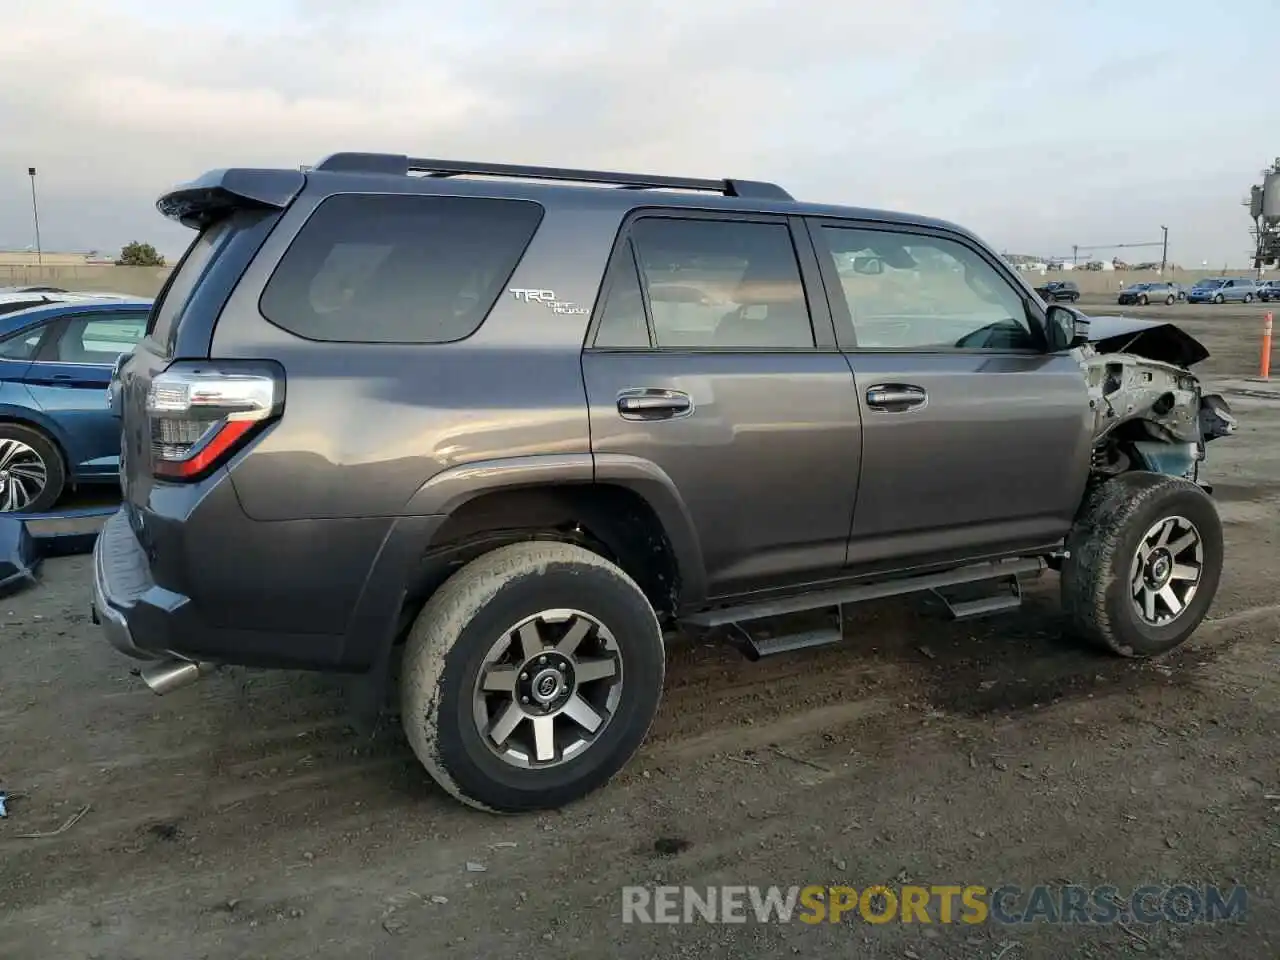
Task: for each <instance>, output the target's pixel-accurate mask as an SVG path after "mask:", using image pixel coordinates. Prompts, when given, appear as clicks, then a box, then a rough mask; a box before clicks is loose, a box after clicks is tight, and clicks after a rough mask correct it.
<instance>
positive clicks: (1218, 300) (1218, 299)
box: [1213, 293, 1226, 303]
mask: <svg viewBox="0 0 1280 960" xmlns="http://www.w3.org/2000/svg"><path fill="white" fill-rule="evenodd" d="M1213 302H1214V303H1226V298H1225V297H1223V295H1222V294H1220V293H1219V294H1217V295H1216V296H1215V297H1214V298H1213Z"/></svg>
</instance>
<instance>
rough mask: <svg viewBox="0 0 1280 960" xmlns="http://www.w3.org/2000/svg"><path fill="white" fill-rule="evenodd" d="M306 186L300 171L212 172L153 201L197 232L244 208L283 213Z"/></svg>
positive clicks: (172, 218) (241, 170) (161, 210)
mask: <svg viewBox="0 0 1280 960" xmlns="http://www.w3.org/2000/svg"><path fill="white" fill-rule="evenodd" d="M306 182H307V178H306V176H305V174H303V173H302V171H300V170H253V169H234V168H233V169H228V170H211V171H210V172H209V173H206V174H205V175H204V176H202V177H200V178H199V179H198V180H192V181H191V182H190V183H183V184H180V185H178V186H176V187H174V188H173V189H172V190H170V191H169V192H168V193H166V194H164V195H163V196H162V197H161V198H160V199H159V200H157V201H156V209H157V210H159V211H160V212H161V213H162V214H163V215H164V216H166V217H168V218H169V219H170V220H176V221H178V223H181V224H182V225H183V226H185V227H191V228H192V229H195V230H199V229H201V228H203V227H206V226H208V225H209V224H210V223H213V222H214V221H215V220H220V219H221V218H222V217H224V216H226V215H227V214H228V213H230V212H231V211H233V210H241V209H244V208H245V207H259V208H263V209H275V210H283V209H284V208H285V207H287V206H289V204H290V203H292V202H293V200H294V198H295V197H296V196H297V195H298V194H299V193H300V192H301V191H302V187H303V185H304V184H305V183H306Z"/></svg>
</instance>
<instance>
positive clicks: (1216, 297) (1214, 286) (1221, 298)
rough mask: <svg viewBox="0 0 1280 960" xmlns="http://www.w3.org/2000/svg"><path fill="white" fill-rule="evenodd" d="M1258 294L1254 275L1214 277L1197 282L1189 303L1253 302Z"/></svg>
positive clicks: (1188, 298)
mask: <svg viewBox="0 0 1280 960" xmlns="http://www.w3.org/2000/svg"><path fill="white" fill-rule="evenodd" d="M1257 295H1258V285H1257V284H1256V283H1254V281H1253V278H1252V277H1212V278H1210V279H1207V280H1197V281H1196V282H1195V285H1194V286H1193V287H1192V288H1191V291H1190V292H1189V293H1188V294H1187V303H1252V302H1253V298H1254V297H1256V296H1257Z"/></svg>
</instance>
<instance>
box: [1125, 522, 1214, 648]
mask: <svg viewBox="0 0 1280 960" xmlns="http://www.w3.org/2000/svg"><path fill="white" fill-rule="evenodd" d="M1203 571H1204V542H1203V540H1202V539H1201V537H1200V531H1199V530H1198V529H1196V525H1195V524H1194V523H1192V522H1191V521H1190V520H1188V519H1186V518H1185V517H1167V518H1165V519H1163V520H1161V521H1159V522H1158V523H1156V524H1153V525H1152V527H1151V529H1149V530H1148V531H1147V532H1146V534H1145V535H1144V536H1143V538H1142V541H1141V542H1140V543H1139V544H1138V549H1137V551H1136V552H1135V554H1134V557H1133V563H1132V565H1131V566H1130V570H1129V583H1130V587H1131V589H1130V599H1131V600H1132V603H1133V608H1134V611H1135V612H1136V613H1137V614H1138V617H1139V618H1140V619H1141V620H1142V622H1143V623H1146V624H1148V625H1149V626H1153V627H1165V626H1168V625H1169V624H1171V623H1173V621H1175V620H1177V619H1178V617H1180V616H1182V614H1183V612H1185V611H1186V609H1187V608H1188V607H1189V606H1190V605H1191V601H1192V599H1193V598H1194V597H1195V595H1196V590H1197V588H1198V587H1199V586H1200V577H1201V575H1202V573H1203Z"/></svg>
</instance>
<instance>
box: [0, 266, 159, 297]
mask: <svg viewBox="0 0 1280 960" xmlns="http://www.w3.org/2000/svg"><path fill="white" fill-rule="evenodd" d="M169 269H170V268H169V267H116V266H108V265H103V266H98V265H97V264H85V263H80V264H48V263H46V264H44V265H43V266H38V267H37V266H18V265H15V264H0V287H15V286H27V285H36V284H39V285H43V286H50V287H62V288H63V289H65V290H101V291H104V292H109V293H127V294H130V295H132V296H141V297H154V296H155V295H156V294H157V293H159V292H160V287H161V286H163V285H164V281H165V278H166V277H168V276H169Z"/></svg>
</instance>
